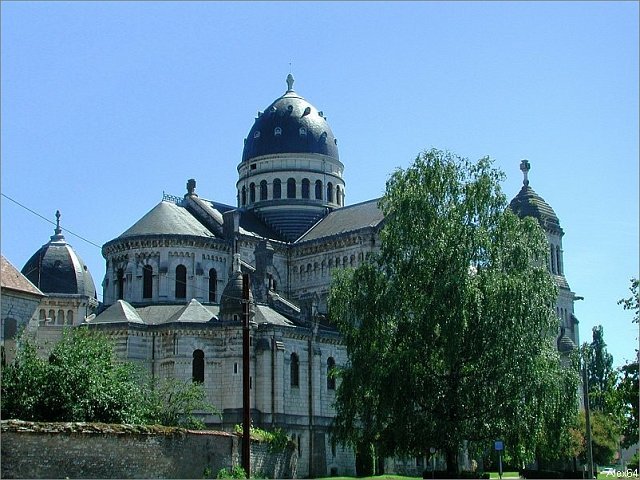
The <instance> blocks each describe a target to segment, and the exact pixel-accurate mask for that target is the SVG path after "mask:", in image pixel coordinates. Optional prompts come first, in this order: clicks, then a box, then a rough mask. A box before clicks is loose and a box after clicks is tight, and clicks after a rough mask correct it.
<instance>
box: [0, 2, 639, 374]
mask: <svg viewBox="0 0 640 480" xmlns="http://www.w3.org/2000/svg"><path fill="white" fill-rule="evenodd" d="M638 5H639V4H638V2H513V3H509V2H490V3H484V2H451V3H448V2H406V3H403V2H393V3H391V2H389V3H386V2H372V3H367V2H317V3H316V2H300V3H296V2H239V3H234V2H175V3H174V2H86V3H83V2H68V3H65V2H24V3H23V2H2V3H1V7H0V8H1V9H2V10H1V14H2V18H1V21H2V24H1V27H2V28H1V35H2V37H1V40H2V43H1V51H0V53H1V61H2V62H1V69H2V71H1V79H0V81H1V88H2V90H1V95H2V98H1V100H2V102H1V114H2V124H1V128H2V131H1V133H2V138H1V140H2V143H1V154H2V172H1V173H2V175H1V177H2V184H1V188H2V193H3V194H4V195H7V196H9V197H11V198H12V199H15V200H17V201H19V202H21V203H22V204H24V205H26V206H27V207H29V208H30V209H32V210H34V211H36V212H38V213H40V214H42V215H44V216H46V217H48V218H50V219H51V221H53V220H55V217H54V213H55V211H56V209H60V211H61V212H62V227H63V229H68V230H66V231H65V234H66V238H67V240H68V241H69V242H70V243H71V244H72V245H73V246H74V248H75V249H76V251H77V252H78V253H79V254H80V256H81V257H82V258H83V259H84V260H85V262H86V263H87V265H88V266H89V268H90V270H91V272H92V274H93V276H94V280H95V281H96V285H97V287H98V289H99V290H101V288H100V283H101V281H102V278H103V276H104V269H105V266H104V260H103V258H102V256H101V253H100V249H99V248H98V247H96V246H94V245H92V244H90V243H87V242H85V241H83V240H81V239H79V238H77V237H75V236H74V235H72V234H70V233H69V232H70V231H71V232H74V233H76V234H79V235H81V236H82V237H84V238H86V239H89V240H91V241H92V242H93V243H95V244H98V245H102V244H103V243H105V242H107V241H108V240H111V239H113V238H115V237H117V236H118V235H119V234H121V233H122V232H124V231H125V230H126V229H127V228H128V227H129V226H131V225H132V224H133V223H135V221H136V220H138V219H139V218H140V217H142V216H143V215H144V214H145V213H146V212H147V211H149V210H150V209H151V208H153V207H154V206H155V205H156V204H157V203H158V202H159V201H160V200H161V199H162V193H163V191H164V192H167V193H170V194H174V195H183V194H184V193H185V191H186V188H185V184H186V181H187V179H189V178H195V179H196V180H197V182H198V185H197V192H198V193H199V195H200V196H202V197H205V198H209V199H214V200H217V201H220V202H225V203H228V204H235V182H236V180H237V170H236V167H237V164H238V163H239V161H240V158H241V154H242V145H243V139H244V137H245V136H246V135H247V133H248V131H249V129H250V128H251V126H252V124H253V120H254V117H255V115H256V113H257V112H258V111H259V110H263V109H264V108H265V107H267V106H268V105H269V104H270V103H271V102H272V101H273V100H274V99H275V98H277V97H278V96H280V95H281V94H282V93H283V92H284V91H285V89H286V84H285V77H286V75H287V73H289V71H290V70H291V72H292V73H293V75H294V77H295V78H296V83H295V86H294V88H295V89H296V91H298V93H300V94H301V95H303V96H304V97H305V98H307V99H308V100H309V101H310V102H311V103H313V104H314V105H315V106H316V107H317V108H318V109H319V110H323V111H324V113H325V114H326V116H327V118H328V121H329V123H330V125H331V127H332V130H333V132H334V134H335V136H336V137H337V138H338V147H339V150H340V158H341V160H342V162H343V163H344V164H345V180H346V182H347V197H346V202H347V203H348V204H352V203H357V202H360V201H364V200H368V199H371V198H374V197H378V196H380V195H382V193H383V192H384V187H385V181H386V180H387V178H388V176H389V174H390V173H391V172H392V171H393V170H394V169H395V168H397V167H407V166H408V165H409V164H410V163H411V162H412V160H413V159H414V158H415V157H416V155H417V154H418V153H419V152H420V151H422V150H424V149H428V148H431V147H436V148H440V149H447V150H451V151H453V152H455V153H457V154H459V155H462V156H466V157H469V158H471V159H478V158H480V157H483V156H486V155H489V156H490V157H491V158H493V159H494V160H495V165H496V166H497V167H499V168H500V169H502V170H503V171H504V172H505V173H506V175H507V180H506V181H505V183H504V185H503V187H504V192H505V193H506V195H507V196H508V197H509V198H511V197H513V196H514V195H515V194H516V193H517V192H518V190H519V189H520V186H521V184H522V175H521V173H520V171H519V168H518V167H519V162H520V160H521V159H523V158H526V159H528V160H529V161H530V162H531V166H532V169H531V172H530V174H529V177H530V180H531V186H532V187H533V188H534V189H535V190H536V191H537V192H538V194H540V195H541V196H542V197H543V198H544V199H545V200H546V201H547V202H548V203H549V204H551V206H552V207H553V208H554V210H555V211H556V213H557V215H558V216H559V218H560V221H561V225H562V227H563V229H564V231H565V237H564V241H563V243H564V245H563V246H564V261H565V274H566V276H567V279H568V281H569V284H570V285H571V288H572V289H573V290H574V291H575V292H576V293H577V294H578V295H581V296H584V300H583V301H580V302H577V304H576V315H577V317H578V318H579V320H580V322H581V323H580V335H581V340H582V341H585V340H590V339H591V328H592V327H593V326H594V325H598V324H602V325H603V326H604V332H605V340H606V342H607V343H608V348H609V351H610V352H612V353H613V355H614V360H615V364H616V365H619V364H622V363H623V362H624V361H625V360H628V359H631V358H632V357H633V356H634V349H635V348H637V346H638V327H637V326H636V325H632V324H631V315H630V314H629V313H628V312H625V311H623V310H622V308H621V307H620V306H619V305H617V304H616V301H617V300H618V299H620V298H622V297H624V296H627V295H628V286H629V279H630V278H631V277H632V276H638V268H639V267H638V265H639V259H638V248H639V247H638V245H639V243H638V230H639V227H638V217H639V212H638V204H639V194H638V183H639V182H638V178H639V172H638V163H639V162H638V159H639V151H638V143H639V140H638V130H639V125H638V117H639V115H638V111H639V105H638V85H639V78H638V72H639V66H638V59H639V52H638V42H639V33H638V17H639V12H638ZM290 64H291V67H290ZM1 214H2V215H1V221H2V224H1V226H2V229H1V241H2V244H1V247H2V253H3V254H4V255H5V256H6V257H7V258H8V259H9V260H10V261H11V262H12V263H13V264H14V265H16V267H18V268H19V269H20V268H22V266H23V265H24V263H25V262H26V261H27V260H28V259H29V257H30V256H31V255H32V254H33V253H34V252H35V251H36V250H37V249H38V248H39V247H40V246H41V245H42V244H44V243H46V242H47V241H48V240H49V236H50V235H52V234H53V225H52V224H50V223H47V222H46V221H44V220H43V219H41V218H39V217H38V216H36V215H34V214H32V213H29V212H28V211H26V210H24V209H23V208H21V207H19V206H17V205H16V204H15V203H13V202H11V201H9V200H7V199H6V198H5V197H2V211H1ZM100 298H101V294H100Z"/></svg>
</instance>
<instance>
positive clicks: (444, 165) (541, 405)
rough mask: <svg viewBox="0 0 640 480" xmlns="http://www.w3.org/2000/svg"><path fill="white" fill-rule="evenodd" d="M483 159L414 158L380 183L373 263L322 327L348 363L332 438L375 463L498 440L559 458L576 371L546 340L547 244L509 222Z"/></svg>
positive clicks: (344, 281)
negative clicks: (338, 337)
mask: <svg viewBox="0 0 640 480" xmlns="http://www.w3.org/2000/svg"><path fill="white" fill-rule="evenodd" d="M502 179H503V174H502V173H501V172H499V171H497V170H496V169H494V168H493V167H492V164H491V161H490V160H489V159H487V158H484V159H481V160H480V161H478V162H477V163H471V162H469V161H468V160H466V159H462V158H460V157H457V156H455V155H453V154H450V153H446V152H442V151H438V150H431V151H427V152H424V153H422V154H421V155H420V156H418V158H416V160H415V162H414V164H413V165H412V166H411V167H409V168H408V169H407V170H397V171H396V172H395V173H394V174H393V175H392V176H391V178H390V179H389V181H388V182H387V186H386V193H385V195H384V197H383V198H382V199H381V201H380V207H381V208H382V211H383V213H384V215H385V225H384V227H383V229H382V232H381V246H380V253H379V255H377V256H375V257H374V258H373V259H372V260H371V261H370V262H368V263H366V264H364V265H362V266H360V267H358V268H357V269H355V270H352V269H347V270H343V271H339V272H335V273H336V274H335V275H334V281H333V283H332V287H331V292H330V301H329V304H330V316H331V319H332V320H333V321H334V322H336V324H337V326H338V328H339V330H340V331H341V332H342V334H343V336H344V342H345V344H346V347H347V352H348V356H349V362H348V364H347V365H346V366H345V367H344V368H343V369H342V371H341V373H340V375H341V378H342V381H341V383H340V385H339V387H338V392H337V401H336V407H337V418H336V421H335V429H334V434H335V437H336V438H337V439H338V440H339V441H341V442H343V443H349V444H352V445H354V446H359V447H360V448H363V446H366V445H373V446H375V449H376V451H377V453H378V455H382V456H384V455H393V454H418V453H424V452H426V451H428V450H429V448H430V447H432V446H434V447H437V448H439V449H440V450H441V451H443V452H444V453H445V454H446V458H447V465H448V469H449V470H450V471H455V470H457V454H458V452H459V450H460V448H461V446H462V445H463V442H464V441H465V440H466V441H471V442H474V441H475V442H489V441H490V440H495V439H502V440H504V441H505V443H506V444H507V445H509V446H510V448H512V451H513V452H514V459H515V460H517V461H527V460H531V459H532V458H533V456H534V454H535V453H536V452H537V453H538V454H542V455H553V454H554V452H558V451H559V448H560V443H561V441H562V435H563V432H564V433H566V434H568V425H569V423H570V422H571V420H572V419H573V418H574V415H575V412H576V409H577V398H576V394H575V393H576V391H577V372H576V370H575V368H573V365H572V366H571V367H570V368H564V369H563V368H561V365H560V360H559V357H558V354H557V351H556V350H555V348H554V345H553V340H555V336H556V335H557V331H558V320H557V317H556V315H555V313H554V311H553V309H552V305H553V304H554V302H555V298H556V287H555V284H554V282H553V280H552V278H551V276H550V275H549V272H548V271H547V268H546V264H545V259H546V252H547V248H548V247H547V243H546V238H545V235H544V233H543V231H542V230H541V228H540V227H539V225H538V223H537V222H536V221H535V220H534V219H532V218H525V219H524V220H521V219H519V218H518V217H517V216H516V215H514V214H513V213H512V212H511V211H510V210H509V209H507V208H506V207H507V205H506V198H505V196H504V194H503V193H502V192H501V189H500V182H501V181H502Z"/></svg>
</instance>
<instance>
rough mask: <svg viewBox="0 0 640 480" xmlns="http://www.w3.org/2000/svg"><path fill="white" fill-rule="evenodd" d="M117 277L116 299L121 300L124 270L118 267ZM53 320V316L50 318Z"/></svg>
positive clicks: (122, 296)
mask: <svg viewBox="0 0 640 480" xmlns="http://www.w3.org/2000/svg"><path fill="white" fill-rule="evenodd" d="M116 278H117V282H116V283H117V284H118V286H117V288H118V300H122V299H123V298H124V270H123V269H121V268H119V269H118V272H117V273H116ZM51 320H53V317H52V318H51Z"/></svg>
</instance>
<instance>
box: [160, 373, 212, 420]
mask: <svg viewBox="0 0 640 480" xmlns="http://www.w3.org/2000/svg"><path fill="white" fill-rule="evenodd" d="M147 388H148V392H147V398H148V402H149V405H150V409H149V418H148V422H150V423H159V424H161V425H168V426H179V427H185V428H194V429H203V428H205V424H204V422H203V421H202V419H200V418H199V417H198V416H197V413H205V414H207V413H208V414H219V412H218V410H217V409H216V408H215V407H214V406H213V405H211V404H209V403H208V402H207V394H206V392H205V390H204V388H203V386H202V384H201V383H198V382H184V381H182V380H178V379H176V378H166V379H162V380H159V381H152V382H150V384H149V385H147Z"/></svg>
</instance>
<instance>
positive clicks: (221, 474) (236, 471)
mask: <svg viewBox="0 0 640 480" xmlns="http://www.w3.org/2000/svg"><path fill="white" fill-rule="evenodd" d="M216 478H247V474H246V473H245V471H244V468H242V467H241V466H240V465H236V466H234V467H232V468H221V469H220V470H219V471H218V475H217V477H216Z"/></svg>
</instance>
